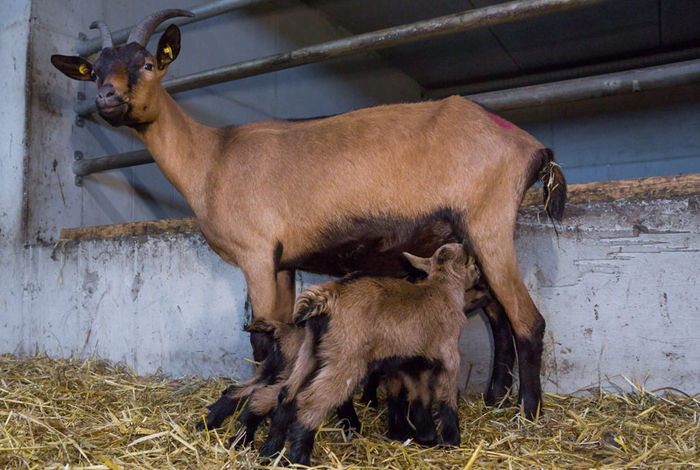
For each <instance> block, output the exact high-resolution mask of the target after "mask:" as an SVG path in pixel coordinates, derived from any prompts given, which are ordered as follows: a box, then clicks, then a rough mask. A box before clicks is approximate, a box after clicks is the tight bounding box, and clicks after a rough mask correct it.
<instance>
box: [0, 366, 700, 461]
mask: <svg viewBox="0 0 700 470" xmlns="http://www.w3.org/2000/svg"><path fill="white" fill-rule="evenodd" d="M226 385H227V382H226V381H225V380H224V379H208V380H204V379H199V378H185V379H175V380H173V379H168V378H166V377H162V376H158V375H153V376H147V377H142V376H137V375H135V374H134V373H133V372H132V371H131V370H130V369H129V368H127V367H125V366H122V365H114V364H110V363H109V362H107V361H102V360H95V359H88V360H84V361H78V360H53V359H49V358H46V357H30V358H26V359H18V358H16V357H13V356H10V355H2V356H0V468H10V469H15V468H17V469H20V468H28V469H34V468H42V469H43V468H56V469H59V468H60V469H64V468H72V469H78V468H81V469H122V468H124V469H126V468H129V469H131V468H133V469H136V468H138V469H142V468H143V469H156V468H157V469H165V468H177V469H183V468H193V469H209V468H220V469H229V468H230V469H238V468H273V467H274V466H276V465H278V466H281V465H284V463H285V461H284V457H283V456H282V458H281V459H278V461H275V462H269V461H268V462H265V461H259V460H256V452H255V451H251V450H242V451H235V450H229V449H227V448H226V445H225V444H226V442H227V441H228V438H229V437H231V436H232V435H234V433H235V431H236V428H237V425H236V424H235V422H234V421H233V420H228V421H226V423H225V425H224V427H223V428H221V429H218V430H213V431H209V432H201V433H198V432H196V431H194V426H195V423H196V422H197V421H198V420H199V419H200V418H201V416H202V414H203V413H205V411H206V408H205V406H206V405H207V404H209V403H211V402H212V401H214V400H216V399H217V398H218V397H219V395H220V393H221V390H222V389H223V388H225V386H226ZM587 395H588V396H585V397H564V396H556V395H549V394H548V395H546V402H545V405H544V409H543V416H542V418H541V419H539V420H538V422H536V423H532V422H528V421H525V420H523V419H522V418H521V417H520V415H519V414H518V413H517V409H515V408H506V409H497V408H489V407H486V406H485V405H484V404H483V403H482V401H481V400H480V399H479V398H477V397H464V398H463V399H462V400H461V402H460V424H461V431H462V443H461V446H460V447H458V448H449V449H442V448H431V449H426V448H422V447H419V446H417V445H412V444H408V443H397V442H391V441H387V440H386V439H384V437H383V434H384V423H383V416H382V413H381V412H377V411H375V410H373V409H370V408H366V407H364V406H362V405H358V414H359V415H360V417H361V420H362V423H363V432H362V436H355V437H354V438H353V439H351V440H347V439H345V437H344V435H343V433H342V432H340V430H339V429H338V428H337V427H336V426H335V424H334V423H333V422H332V420H329V422H327V423H326V427H324V428H322V429H321V430H320V432H319V434H318V436H317V445H316V447H315V449H314V454H313V462H314V463H315V464H316V465H318V468H333V469H337V468H357V469H366V468H382V469H400V468H425V469H441V470H442V469H470V468H471V469H476V468H524V467H526V468H593V467H594V468H690V467H698V466H700V449H699V448H698V444H697V439H698V412H699V411H700V402H699V400H698V398H697V397H696V396H688V395H686V394H684V393H682V392H680V391H678V390H674V389H672V388H669V389H668V390H666V391H665V394H664V395H663V396H660V395H658V394H657V395H652V394H650V393H647V392H646V391H645V390H643V389H642V387H641V386H639V385H637V392H636V393H632V394H609V393H605V392H602V391H596V392H593V393H589V394H587ZM264 436H265V432H264V431H262V432H260V433H259V436H258V441H257V444H258V445H259V443H260V442H261V439H263V438H264Z"/></svg>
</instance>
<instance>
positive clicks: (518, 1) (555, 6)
mask: <svg viewBox="0 0 700 470" xmlns="http://www.w3.org/2000/svg"><path fill="white" fill-rule="evenodd" d="M602 1H606V0H514V1H511V2H508V3H501V4H497V5H493V6H489V7H484V8H477V9H474V10H467V11H463V12H460V13H454V14H451V15H446V16H441V17H438V18H432V19H430V20H424V21H418V22H415V23H410V24H405V25H401V26H396V27H393V28H386V29H381V30H378V31H373V32H369V33H364V34H359V35H356V36H351V37H348V38H343V39H337V40H335V41H329V42H324V43H321V44H316V45H313V46H308V47H303V48H301V49H296V50H293V51H289V52H282V53H279V54H272V55H268V56H265V57H259V58H257V59H251V60H246V61H243V62H237V63H235V64H230V65H225V66H223V67H218V68H215V69H211V70H206V71H204V72H198V73H193V74H191V75H186V76H184V77H180V78H176V79H173V80H168V81H166V82H164V83H163V86H164V87H165V89H166V90H167V91H168V92H169V93H179V92H182V91H186V90H192V89H194V88H201V87H205V86H209V85H215V84H217V83H222V82H226V81H230V80H235V79H238V78H244V77H250V76H253V75H261V74H264V73H269V72H274V71H277V70H283V69H287V68H291V67H297V66H299V65H305V64H310V63H314V62H321V61H323V60H327V59H331V58H334V57H340V56H344V55H349V54H357V53H361V52H368V51H375V50H378V49H384V48H387V47H392V46H397V45H400V44H406V43H409V42H414V41H418V40H421V39H428V38H433V37H437V36H441V35H445V34H451V33H456V32H460V31H467V30H470V29H476V28H480V27H486V26H494V25H498V24H502V23H507V22H510V21H515V20H522V19H526V18H531V17H534V16H541V15H546V14H549V13H555V12H560V11H565V10H571V9H573V8H577V7H582V6H590V5H594V4H596V3H600V2H602ZM95 110H96V108H95V104H94V103H88V102H83V103H79V104H78V105H77V106H76V112H77V113H78V114H79V115H80V116H86V115H89V114H91V113H93V112H94V111H95Z"/></svg>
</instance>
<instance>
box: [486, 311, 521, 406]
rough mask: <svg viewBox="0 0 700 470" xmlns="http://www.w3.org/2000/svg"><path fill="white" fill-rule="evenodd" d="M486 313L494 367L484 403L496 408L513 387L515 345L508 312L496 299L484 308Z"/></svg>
mask: <svg viewBox="0 0 700 470" xmlns="http://www.w3.org/2000/svg"><path fill="white" fill-rule="evenodd" d="M484 312H485V313H486V316H487V318H488V319H489V325H490V326H491V333H492V335H493V367H492V370H491V379H490V380H489V385H488V390H487V391H486V396H485V397H484V401H485V402H486V404H487V405H489V406H495V405H500V404H502V403H503V400H504V399H505V398H506V396H507V395H508V393H509V392H510V388H511V386H512V385H513V375H512V370H513V364H514V362H515V345H514V343H513V330H512V329H511V327H510V322H509V321H508V317H507V316H506V312H505V310H504V309H503V306H502V305H501V303H500V302H499V301H498V300H496V298H495V297H494V298H493V300H491V302H490V303H489V304H488V305H486V306H485V307H484Z"/></svg>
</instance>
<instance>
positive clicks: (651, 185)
mask: <svg viewBox="0 0 700 470" xmlns="http://www.w3.org/2000/svg"><path fill="white" fill-rule="evenodd" d="M698 194H700V173H695V174H690V175H678V176H653V177H651V178H639V179H630V180H616V181H600V182H594V183H577V184H570V185H569V186H568V199H567V202H566V203H567V205H568V204H591V203H599V202H613V201H617V200H622V199H624V200H653V199H669V198H673V197H681V196H690V195H698ZM522 205H523V206H537V205H542V188H530V189H529V190H528V191H527V193H526V194H525V198H524V199H523V204H522ZM565 216H566V213H565ZM195 232H199V224H198V223H197V221H196V220H195V219H194V218H193V217H188V218H183V219H163V220H152V221H148V222H130V223H128V224H115V225H98V226H95V227H80V228H68V229H63V230H61V240H94V239H103V238H121V237H134V236H140V235H162V234H167V233H195Z"/></svg>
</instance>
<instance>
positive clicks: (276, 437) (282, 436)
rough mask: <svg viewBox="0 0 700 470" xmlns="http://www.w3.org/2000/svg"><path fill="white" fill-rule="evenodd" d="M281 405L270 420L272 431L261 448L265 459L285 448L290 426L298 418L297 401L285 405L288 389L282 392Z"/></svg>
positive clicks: (261, 453)
mask: <svg viewBox="0 0 700 470" xmlns="http://www.w3.org/2000/svg"><path fill="white" fill-rule="evenodd" d="M279 397H280V398H279V405H277V408H275V411H274V412H273V413H272V419H271V420H270V431H269V432H268V434H267V439H265V442H264V443H263V445H262V446H260V455H261V456H263V457H272V456H273V455H275V454H276V453H277V452H279V451H281V450H282V448H283V447H284V441H285V440H286V439H287V431H288V430H289V426H290V425H291V424H292V422H293V421H294V418H295V417H296V411H297V406H296V400H292V401H290V402H288V403H283V401H284V399H285V398H286V397H287V390H286V387H285V388H283V389H282V390H281V391H280V395H279Z"/></svg>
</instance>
